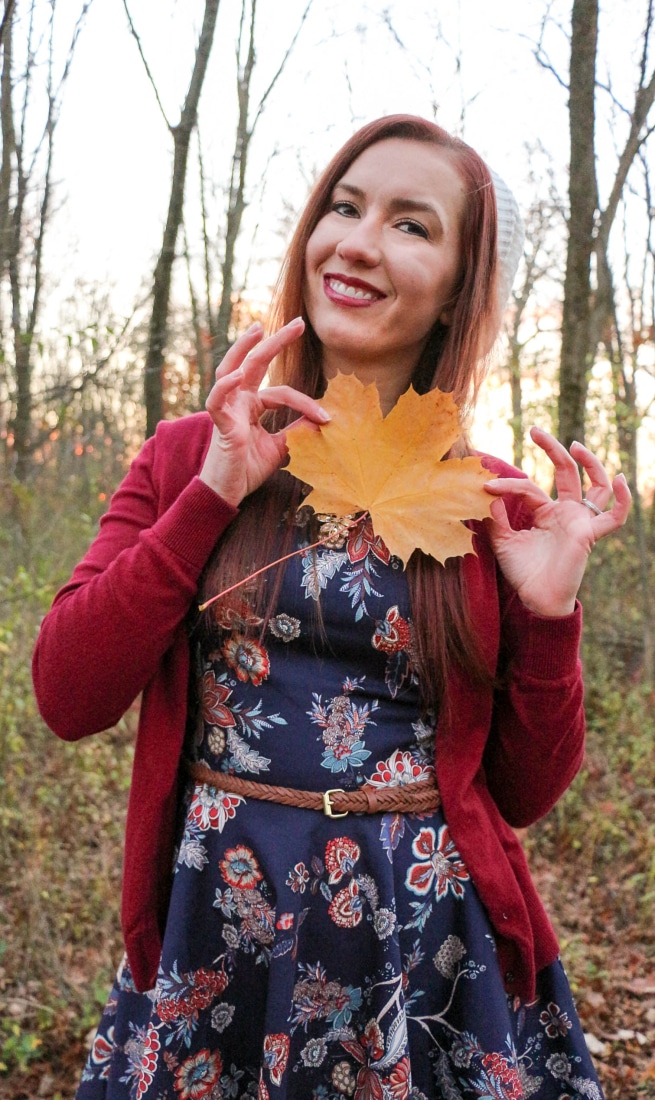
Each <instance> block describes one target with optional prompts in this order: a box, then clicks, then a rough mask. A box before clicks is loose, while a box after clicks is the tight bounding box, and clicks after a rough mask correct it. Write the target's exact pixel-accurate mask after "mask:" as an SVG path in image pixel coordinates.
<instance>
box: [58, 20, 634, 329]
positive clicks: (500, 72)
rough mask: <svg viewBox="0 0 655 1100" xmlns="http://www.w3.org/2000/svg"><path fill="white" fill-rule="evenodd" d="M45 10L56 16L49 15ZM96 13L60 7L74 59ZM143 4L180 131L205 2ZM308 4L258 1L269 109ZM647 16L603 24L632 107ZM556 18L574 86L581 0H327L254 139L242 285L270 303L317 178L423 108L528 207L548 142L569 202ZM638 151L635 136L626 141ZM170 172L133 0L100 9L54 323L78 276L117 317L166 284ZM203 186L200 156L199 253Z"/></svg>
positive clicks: (211, 129)
mask: <svg viewBox="0 0 655 1100" xmlns="http://www.w3.org/2000/svg"><path fill="white" fill-rule="evenodd" d="M40 3H41V4H42V5H43V10H44V12H45V10H46V8H49V5H46V3H45V0H40ZM81 6H82V0H58V4H57V19H58V20H59V21H60V43H61V48H62V51H63V49H64V48H65V46H66V45H67V44H68V40H69V38H70V31H71V29H72V26H73V23H74V21H75V19H76V18H77V16H78V14H79V11H80V8H81ZM128 6H129V8H130V12H131V15H132V18H133V20H134V24H135V27H136V29H137V30H138V32H139V34H140V36H141V40H142V46H143V49H144V52H145V55H146V58H147V60H148V63H149V65H150V68H151V70H152V74H153V78H154V80H155V82H156V84H157V87H158V90H159V93H160V96H161V100H162V103H163V107H164V110H165V112H166V114H167V117H168V119H169V121H170V122H171V123H173V124H174V123H175V122H177V121H178V119H179V115H180V110H181V106H182V100H183V96H184V93H185V90H186V87H187V83H188V79H189V75H190V71H191V67H192V64H193V51H194V49H195V46H196V43H197V36H198V30H199V26H200V22H201V18H202V11H203V3H202V0H158V3H156V4H153V2H152V0H128ZM305 6H306V0H283V3H281V2H280V0H258V27H259V30H258V34H257V40H258V59H257V68H256V70H255V78H254V91H255V99H256V98H257V97H256V92H257V89H260V90H261V89H263V88H264V87H265V86H266V85H267V84H268V83H269V81H270V79H271V77H272V75H273V73H274V72H275V70H276V69H277V67H278V65H279V63H280V60H281V59H282V56H283V55H284V52H285V49H286V48H287V46H288V44H289V42H290V40H291V37H292V35H293V32H294V29H295V26H296V25H297V22H298V19H299V18H300V15H301V14H302V12H303V10H304V8H305ZM642 7H643V5H641V4H635V5H633V4H628V3H626V2H625V0H609V2H607V3H605V4H604V5H603V10H602V12H601V21H600V39H599V59H598V79H599V80H600V81H601V82H609V81H610V80H611V84H612V91H613V93H614V96H615V98H616V100H618V101H619V102H622V103H624V104H625V105H626V106H630V104H631V102H632V99H633V95H634V82H635V79H636V72H637V62H638V50H639V45H640V42H639V33H640V30H641V25H642V21H643V12H642ZM240 9H241V3H240V0H221V5H220V9H219V15H218V24H217V34H216V40H215V44H214V50H213V53H212V57H211V61H210V66H209V70H208V74H207V78H206V81H205V86H204V90H203V94H202V100H201V108H200V137H201V142H202V148H203V153H204V158H205V174H206V178H207V179H208V180H209V181H210V191H211V186H212V185H213V187H214V189H215V195H214V197H213V200H212V203H211V210H210V220H212V222H213V224H212V226H210V229H213V230H215V231H218V229H219V227H220V219H221V210H222V207H221V202H222V193H221V189H222V188H225V187H226V185H227V180H228V172H229V160H230V157H231V154H232V148H233V141H234V130H235V124H236V94H235V86H234V84H235V81H234V74H235V63H234V51H235V42H236V37H237V31H238V18H239V12H240ZM546 10H549V13H550V22H549V24H548V28H547V31H546V33H545V36H544V40H543V41H544V56H545V58H546V60H547V61H548V62H550V63H551V64H552V66H553V68H554V69H555V70H556V71H557V73H558V74H559V76H560V77H561V78H562V79H563V80H566V79H567V75H568V74H567V68H568V41H567V37H566V36H567V34H568V30H569V24H570V2H569V0H551V2H550V3H547V2H546V0H493V2H490V0H447V2H446V0H442V2H436V3H435V2H434V0H432V2H430V0H396V2H392V0H391V2H388V3H375V2H373V0H369V2H367V0H314V6H313V7H312V10H311V12H310V14H309V17H308V19H307V21H306V23H305V25H304V27H303V29H302V31H301V34H300V37H299V40H298V43H297V45H296V47H295V50H294V52H293V54H292V56H291V58H290V60H289V62H288V64H287V67H286V69H285V71H284V73H283V75H282V76H281V78H280V80H279V82H278V83H277V85H276V87H275V90H274V92H273V94H272V96H271V98H270V100H269V102H268V104H267V107H266V110H265V113H264V115H263V116H262V118H261V120H260V122H259V125H258V128H257V132H256V136H255V139H254V141H253V146H252V153H251V160H250V164H249V172H248V178H249V189H248V199H249V206H248V208H247V209H246V213H245V216H244V222H243V229H242V233H241V237H240V242H239V247H238V262H237V269H238V270H237V276H238V277H239V275H240V274H241V275H242V273H243V270H244V269H245V267H246V265H248V266H249V275H248V286H249V288H250V293H251V294H252V295H254V296H255V297H259V299H260V300H261V302H262V303H264V302H265V301H266V300H267V296H268V291H269V288H270V285H271V283H272V281H273V280H274V278H275V275H276V273H277V269H278V264H279V258H280V256H281V255H282V253H283V249H284V243H285V233H286V229H285V216H286V225H287V226H288V224H289V219H291V221H293V215H294V213H295V212H296V211H297V210H299V209H300V208H301V206H302V203H303V200H304V198H305V195H306V193H307V190H308V186H309V183H310V181H311V178H312V176H313V175H314V174H315V173H316V172H317V171H319V170H320V169H321V168H322V167H323V166H324V165H325V163H326V162H327V160H328V159H329V157H330V156H331V155H332V153H333V152H334V151H335V150H336V149H337V148H338V147H339V145H340V144H341V143H342V141H343V140H344V139H345V138H346V137H347V136H348V135H349V134H350V133H351V132H352V131H353V130H354V129H355V128H357V126H359V125H360V124H361V123H363V122H365V121H367V120H368V119H371V118H374V117H376V116H378V115H382V114H387V113H391V112H395V111H410V112H413V113H417V114H422V115H425V116H427V117H435V107H436V120H437V121H438V122H439V123H440V124H441V125H443V126H444V127H445V128H446V129H449V130H452V131H455V132H459V133H461V134H462V136H463V137H464V138H465V139H466V140H468V141H469V142H470V143H471V144H472V145H474V146H475V148H476V149H478V150H479V151H480V152H481V153H482V155H483V156H485V158H486V159H487V160H488V161H489V163H490V164H491V165H492V166H493V167H494V168H495V169H496V170H497V171H498V172H499V173H500V174H501V175H503V176H505V178H506V179H507V181H508V183H509V184H510V185H511V186H512V187H513V189H514V190H515V191H516V194H517V197H518V198H519V202H520V203H522V204H524V205H527V204H528V203H529V202H530V201H531V200H532V199H533V198H534V194H533V191H532V190H531V185H529V184H528V176H529V171H530V158H529V155H528V152H527V150H526V146H527V145H528V144H530V145H532V146H534V145H535V144H537V143H540V144H541V145H542V146H543V148H544V149H545V150H546V152H547V154H548V156H549V157H550V158H551V159H552V164H553V168H554V170H555V173H556V178H557V179H558V183H559V186H560V189H561V193H562V195H563V196H565V195H566V167H567V161H568V140H569V137H568V117H567V110H566V98H567V96H566V90H565V88H564V87H563V86H562V84H561V83H559V82H558V80H557V78H556V76H554V75H553V73H551V72H547V71H545V69H544V68H543V67H541V66H539V64H538V63H537V61H536V60H535V57H534V51H535V44H536V41H537V39H538V37H539V35H540V28H541V21H542V19H543V16H544V13H545V11H546ZM609 102H610V101H609V98H606V99H605V108H606V110H605V111H603V109H599V114H598V147H599V151H600V152H601V154H602V151H603V149H605V150H606V151H607V165H606V174H605V175H604V168H605V162H604V161H603V159H602V155H601V159H600V161H599V175H600V183H601V187H603V185H604V184H606V185H607V186H609V183H610V182H611V176H612V174H613V171H614V143H613V138H612V136H611V132H610V126H609ZM616 117H617V120H618V121H617V122H616V123H615V125H617V126H618V127H620V126H621V125H623V124H624V121H625V120H624V119H622V116H621V112H620V110H619V109H617V111H616ZM194 140H195V139H194ZM622 140H623V139H622V136H621V135H619V137H618V138H617V140H616V144H617V145H620V144H621V141H622ZM171 159H172V139H171V136H170V134H169V133H168V132H167V130H166V126H165V123H164V120H163V118H162V115H161V113H160V110H159V107H158V106H157V102H156V99H155V96H154V93H153V90H152V88H151V86H150V84H149V82H148V78H147V76H146V73H145V70H144V67H143V64H142V61H141V59H140V57H139V54H138V49H137V45H136V43H135V41H134V39H133V37H132V36H131V35H130V32H129V27H128V22H127V17H126V14H125V10H124V6H123V3H122V0H93V3H92V4H91V8H90V11H89V14H88V16H87V20H86V23H85V26H84V29H83V32H82V35H81V37H80V40H79V43H78V46H77V51H76V55H75V59H74V63H73V69H72V74H71V77H70V80H69V83H68V85H67V87H66V90H65V95H64V101H63V109H62V116H61V122H60V125H59V129H58V132H57V138H56V143H55V178H56V180H57V181H58V192H57V200H58V202H59V204H60V208H59V211H58V213H57V215H56V217H55V218H54V219H53V224H52V229H51V233H50V237H49V240H48V245H47V255H46V267H47V269H48V271H49V272H53V271H54V279H53V280H52V282H53V286H52V292H53V293H52V299H51V306H52V308H53V309H54V305H55V302H56V300H57V298H58V297H59V294H60V293H61V292H63V291H66V290H70V288H71V287H72V285H73V282H74V281H75V280H76V279H88V280H90V281H99V282H105V281H106V282H108V283H109V284H110V285H111V286H112V287H113V290H112V297H113V298H114V300H115V303H116V308H117V309H119V310H120V311H124V312H125V313H128V312H129V311H130V310H131V308H132V305H133V303H134V301H135V299H136V298H137V297H138V296H139V293H140V291H143V289H144V288H147V287H148V286H149V284H150V280H151V277H152V270H153V266H154V260H155V258H156V255H157V252H158V250H159V248H160V245H161V232H162V226H163V221H164V218H165V215H166V207H167V201H168V193H169V187H170V170H171ZM197 178H198V173H197V160H196V153H195V145H194V147H193V149H192V154H191V157H190V160H189V172H188V180H187V198H186V206H185V211H186V221H187V235H188V239H189V245H190V249H191V252H192V253H195V254H196V255H199V251H200V231H199V202H198V183H197ZM532 186H533V185H532ZM223 205H224V204H223ZM179 245H180V242H178V247H179ZM181 267H182V265H179V268H181ZM177 279H178V285H179V286H180V287H181V292H182V294H183V293H184V285H185V281H186V275H185V273H184V271H182V270H178V272H177ZM48 313H49V320H52V316H53V315H52V312H51V310H49V311H48Z"/></svg>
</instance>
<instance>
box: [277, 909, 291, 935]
mask: <svg viewBox="0 0 655 1100" xmlns="http://www.w3.org/2000/svg"><path fill="white" fill-rule="evenodd" d="M293 919H294V918H293V913H281V914H280V916H279V917H278V919H277V920H276V922H275V927H276V928H280V929H282V931H283V932H286V931H287V930H288V929H289V928H291V927H292V925H293Z"/></svg>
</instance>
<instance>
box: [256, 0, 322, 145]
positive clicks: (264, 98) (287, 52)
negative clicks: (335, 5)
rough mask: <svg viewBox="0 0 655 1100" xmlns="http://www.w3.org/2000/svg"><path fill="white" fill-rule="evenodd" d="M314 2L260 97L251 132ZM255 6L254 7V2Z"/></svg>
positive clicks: (310, 0)
mask: <svg viewBox="0 0 655 1100" xmlns="http://www.w3.org/2000/svg"><path fill="white" fill-rule="evenodd" d="M313 3H314V0H308V3H307V6H306V8H305V10H304V12H303V13H302V15H301V17H300V22H299V23H298V26H297V27H296V33H295V34H294V36H293V38H292V39H291V42H290V44H289V46H288V48H287V50H286V53H285V54H284V57H283V58H282V60H281V62H280V64H279V66H278V69H277V72H276V73H275V75H274V76H273V79H272V80H271V82H270V84H269V85H268V88H267V89H266V91H265V92H264V94H263V96H262V97H261V99H260V101H259V103H258V105H257V111H256V114H255V117H254V119H253V120H252V125H251V127H250V132H251V134H252V132H253V131H254V129H255V126H256V125H257V122H258V120H259V116H260V115H261V113H262V111H263V110H264V107H265V106H266V100H267V99H268V97H269V95H270V94H271V92H272V91H273V88H274V87H275V85H276V84H277V82H278V80H279V78H280V76H281V75H282V73H283V71H284V68H285V65H286V63H287V61H288V60H289V57H290V56H291V53H292V51H293V48H294V46H295V45H296V42H297V41H298V36H299V34H300V32H301V30H302V28H303V25H304V23H305V20H306V19H307V16H308V15H309V13H310V10H311V7H312V4H313ZM253 7H254V4H253Z"/></svg>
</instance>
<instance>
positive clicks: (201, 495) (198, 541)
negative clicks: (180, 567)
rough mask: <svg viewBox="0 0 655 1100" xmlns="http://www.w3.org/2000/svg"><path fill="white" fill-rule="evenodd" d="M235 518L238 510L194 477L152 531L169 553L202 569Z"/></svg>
mask: <svg viewBox="0 0 655 1100" xmlns="http://www.w3.org/2000/svg"><path fill="white" fill-rule="evenodd" d="M236 515H238V509H237V508H234V507H233V506H232V505H231V504H228V503H227V502H226V501H224V500H223V498H222V497H220V496H219V495H218V493H215V492H214V490H213V489H210V487H209V485H206V484H205V482H204V481H201V480H200V478H199V477H194V478H193V479H192V480H191V481H190V482H189V484H188V485H187V486H186V487H185V488H184V489H183V490H182V492H181V493H180V495H179V496H178V497H177V499H176V500H175V501H174V502H173V504H171V506H170V508H169V509H168V511H166V512H164V514H163V516H161V517H160V518H159V519H158V520H157V522H156V524H155V525H154V527H153V528H152V531H153V534H155V535H156V537H157V538H158V539H159V541H160V542H162V543H163V544H164V546H165V547H166V548H167V549H168V550H170V551H171V552H172V553H173V554H176V555H177V556H178V557H180V558H183V559H184V560H185V561H187V562H188V563H189V565H192V566H195V567H196V568H197V569H198V570H200V569H202V568H203V567H204V565H205V563H206V561H207V558H208V557H209V555H210V554H211V552H212V550H213V549H214V546H215V545H216V541H217V539H218V538H219V536H220V535H222V534H223V531H224V530H225V528H226V527H228V526H229V524H230V523H231V522H232V520H233V519H234V517H235V516H236Z"/></svg>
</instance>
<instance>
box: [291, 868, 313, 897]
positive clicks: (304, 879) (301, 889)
mask: <svg viewBox="0 0 655 1100" xmlns="http://www.w3.org/2000/svg"><path fill="white" fill-rule="evenodd" d="M308 882H309V871H308V870H307V868H306V867H305V864H304V863H296V865H295V867H294V868H293V869H292V870H291V871H289V874H288V876H287V882H286V884H287V886H290V887H291V889H292V890H293V892H294V894H304V893H305V888H306V886H307V883H308Z"/></svg>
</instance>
